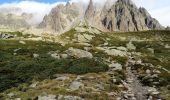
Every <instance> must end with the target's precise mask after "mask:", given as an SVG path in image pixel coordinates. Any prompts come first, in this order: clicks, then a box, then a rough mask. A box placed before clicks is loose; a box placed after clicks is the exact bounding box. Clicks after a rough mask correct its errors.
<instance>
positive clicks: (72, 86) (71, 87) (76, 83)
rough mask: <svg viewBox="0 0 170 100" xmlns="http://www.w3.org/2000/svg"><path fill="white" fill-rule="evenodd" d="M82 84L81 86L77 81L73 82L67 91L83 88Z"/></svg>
mask: <svg viewBox="0 0 170 100" xmlns="http://www.w3.org/2000/svg"><path fill="white" fill-rule="evenodd" d="M83 86H84V84H82V83H81V82H78V81H73V82H72V83H71V84H70V86H69V89H71V90H72V91H75V90H78V89H79V88H80V87H83Z"/></svg>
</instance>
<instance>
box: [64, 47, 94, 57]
mask: <svg viewBox="0 0 170 100" xmlns="http://www.w3.org/2000/svg"><path fill="white" fill-rule="evenodd" d="M66 52H67V54H68V55H70V56H73V57H76V58H93V55H92V54H91V53H90V52H88V51H84V50H81V49H74V48H72V47H71V48H69V49H68V50H67V51H66Z"/></svg>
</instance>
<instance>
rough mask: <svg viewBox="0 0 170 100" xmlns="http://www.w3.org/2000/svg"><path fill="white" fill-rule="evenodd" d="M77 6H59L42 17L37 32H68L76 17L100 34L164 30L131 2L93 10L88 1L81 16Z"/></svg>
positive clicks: (107, 5)
mask: <svg viewBox="0 0 170 100" xmlns="http://www.w3.org/2000/svg"><path fill="white" fill-rule="evenodd" d="M76 5H78V4H67V5H65V6H64V5H59V6H57V7H55V8H53V9H52V10H51V13H50V14H49V15H47V16H45V17H44V20H43V22H42V23H41V24H40V25H39V27H40V28H47V29H48V30H53V31H55V32H62V31H64V30H65V29H71V28H73V26H75V25H76V24H73V23H76V22H77V23H78V21H80V20H78V19H79V16H83V17H82V18H81V20H84V22H86V24H87V25H90V26H93V27H96V28H98V29H101V30H102V31H125V32H128V31H142V30H155V29H164V27H162V26H161V25H160V24H159V22H158V21H157V20H156V19H154V18H152V17H151V15H150V14H149V13H148V12H147V10H146V9H144V8H137V7H136V5H135V4H134V3H133V2H132V1H131V0H118V1H116V2H115V3H113V2H112V1H111V0H107V1H106V3H105V4H104V6H103V8H102V9H96V6H95V5H94V3H93V1H92V0H90V1H89V5H88V7H87V9H86V10H85V11H84V12H85V13H80V10H78V9H80V8H78V6H76Z"/></svg>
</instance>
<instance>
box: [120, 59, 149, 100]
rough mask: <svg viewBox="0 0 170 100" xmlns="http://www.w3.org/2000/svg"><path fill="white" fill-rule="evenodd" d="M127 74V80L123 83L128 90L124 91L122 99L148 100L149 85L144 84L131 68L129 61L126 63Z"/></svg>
mask: <svg viewBox="0 0 170 100" xmlns="http://www.w3.org/2000/svg"><path fill="white" fill-rule="evenodd" d="M126 76H127V79H126V82H123V84H124V86H125V87H126V88H127V89H128V90H127V91H126V92H125V93H123V95H122V97H121V100H147V94H148V90H147V87H145V86H143V85H142V83H141V82H140V81H139V80H138V78H137V76H136V75H135V74H134V73H133V71H132V70H131V63H129V62H127V65H126Z"/></svg>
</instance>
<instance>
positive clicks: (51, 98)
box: [38, 95, 57, 100]
mask: <svg viewBox="0 0 170 100" xmlns="http://www.w3.org/2000/svg"><path fill="white" fill-rule="evenodd" d="M38 100H57V99H56V95H47V96H38Z"/></svg>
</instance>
